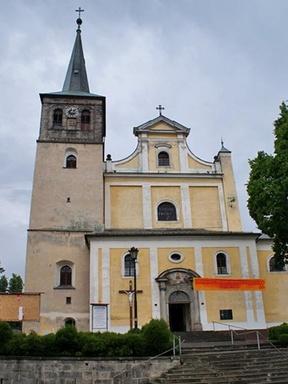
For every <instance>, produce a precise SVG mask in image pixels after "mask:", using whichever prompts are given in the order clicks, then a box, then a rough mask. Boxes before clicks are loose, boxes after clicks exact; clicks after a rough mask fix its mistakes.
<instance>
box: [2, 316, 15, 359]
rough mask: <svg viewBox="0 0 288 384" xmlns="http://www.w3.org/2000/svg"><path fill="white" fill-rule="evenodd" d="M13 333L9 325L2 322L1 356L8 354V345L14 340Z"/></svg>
mask: <svg viewBox="0 0 288 384" xmlns="http://www.w3.org/2000/svg"><path fill="white" fill-rule="evenodd" d="M12 337H13V331H12V329H11V327H10V325H9V324H8V323H5V322H3V321H1V322H0V341H1V343H0V354H4V353H6V349H7V348H6V346H7V343H8V342H9V341H10V340H11V339H12Z"/></svg>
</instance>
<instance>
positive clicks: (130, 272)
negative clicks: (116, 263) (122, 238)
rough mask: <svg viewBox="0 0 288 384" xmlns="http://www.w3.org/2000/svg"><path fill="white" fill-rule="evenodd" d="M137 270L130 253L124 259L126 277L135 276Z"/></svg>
mask: <svg viewBox="0 0 288 384" xmlns="http://www.w3.org/2000/svg"><path fill="white" fill-rule="evenodd" d="M134 270H135V261H134V259H133V258H132V257H131V255H130V253H128V254H127V255H126V256H125V257H124V276H134Z"/></svg>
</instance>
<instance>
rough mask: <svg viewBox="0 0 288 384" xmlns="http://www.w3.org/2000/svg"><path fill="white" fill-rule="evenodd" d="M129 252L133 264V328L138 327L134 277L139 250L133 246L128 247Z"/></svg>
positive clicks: (135, 281) (135, 278)
mask: <svg viewBox="0 0 288 384" xmlns="http://www.w3.org/2000/svg"><path fill="white" fill-rule="evenodd" d="M128 252H129V254H130V256H131V259H132V260H133V263H134V264H133V266H134V329H137V328H138V310H137V277H136V262H137V256H138V252H139V250H138V249H137V248H135V247H132V248H131V249H129V251H128Z"/></svg>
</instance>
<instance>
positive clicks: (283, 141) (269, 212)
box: [247, 103, 288, 270]
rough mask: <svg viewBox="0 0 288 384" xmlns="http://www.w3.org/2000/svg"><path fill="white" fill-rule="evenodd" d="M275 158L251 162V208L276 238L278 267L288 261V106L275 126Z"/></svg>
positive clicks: (264, 155) (261, 154)
mask: <svg viewBox="0 0 288 384" xmlns="http://www.w3.org/2000/svg"><path fill="white" fill-rule="evenodd" d="M274 127H275V129H274V135H275V141H274V148H275V151H274V155H268V154H267V153H265V152H258V155H257V157H256V158H255V159H254V160H250V161H249V164H250V168H251V170H250V176H249V182H248V186H247V192H248V195H249V198H248V208H249V212H250V215H251V217H252V218H253V219H254V220H255V221H256V223H257V225H258V227H259V228H260V229H261V230H262V231H263V232H264V233H266V234H267V235H269V236H270V237H271V238H272V239H273V251H274V254H275V259H276V267H277V268H278V269H279V270H282V269H283V267H284V264H285V262H287V261H288V259H287V254H288V252H287V251H288V107H287V105H286V104H285V103H282V104H281V106H280V116H279V118H278V119H277V120H276V121H275V123H274Z"/></svg>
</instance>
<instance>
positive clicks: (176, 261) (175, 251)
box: [168, 249, 185, 264]
mask: <svg viewBox="0 0 288 384" xmlns="http://www.w3.org/2000/svg"><path fill="white" fill-rule="evenodd" d="M175 253H176V254H177V255H179V256H180V259H179V260H173V259H172V258H171V256H172V255H174V254H175ZM168 259H169V261H171V263H175V264H178V263H182V261H183V260H184V259H185V256H184V255H183V254H182V252H179V251H178V250H177V249H175V250H173V251H172V252H170V253H169V255H168Z"/></svg>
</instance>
